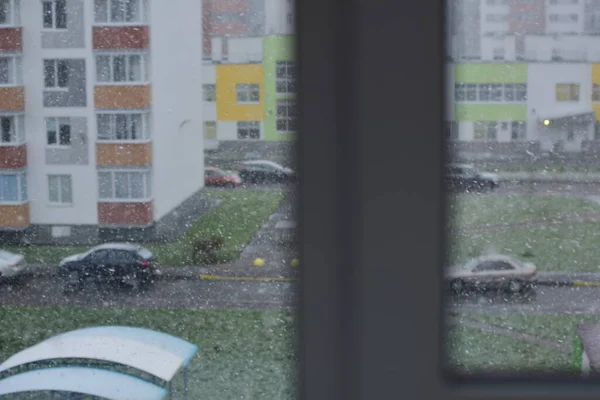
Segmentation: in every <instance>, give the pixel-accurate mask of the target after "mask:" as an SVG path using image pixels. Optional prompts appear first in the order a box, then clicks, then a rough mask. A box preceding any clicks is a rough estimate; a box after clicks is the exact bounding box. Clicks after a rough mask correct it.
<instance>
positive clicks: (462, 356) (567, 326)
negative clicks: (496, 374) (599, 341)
mask: <svg viewBox="0 0 600 400" xmlns="http://www.w3.org/2000/svg"><path fill="white" fill-rule="evenodd" d="M461 319H462V320H465V321H469V320H470V321H475V322H480V323H485V324H490V325H495V326H499V327H502V328H505V329H511V330H514V331H517V332H522V333H526V334H529V335H533V336H536V337H538V338H540V339H545V340H551V341H554V342H560V343H563V344H565V345H567V346H571V345H572V344H573V341H574V339H575V337H576V335H577V325H578V324H580V323H586V322H587V323H589V322H592V323H593V322H600V315H590V314H586V315H568V314H557V315H532V314H517V313H511V314H494V315H489V314H479V313H477V314H475V313H463V314H461ZM451 329H452V330H451V331H450V334H449V335H448V339H449V341H448V347H447V351H448V355H449V357H450V360H451V361H452V362H453V365H454V366H456V367H458V368H461V370H463V371H464V370H466V371H469V372H473V371H482V370H485V369H489V368H494V369H500V370H502V371H514V370H515V369H516V370H524V369H529V370H531V369H535V370H537V371H541V372H546V371H548V372H551V371H555V372H565V371H569V370H573V368H575V367H576V366H575V365H574V364H573V359H572V356H569V355H567V354H565V353H562V352H560V351H552V350H550V349H547V348H545V347H542V346H538V345H536V344H532V343H527V342H522V341H518V340H515V339H511V338H507V337H505V336H501V335H496V334H490V333H482V332H481V331H479V330H477V329H474V328H470V327H466V326H460V325H459V326H456V327H453V328H451Z"/></svg>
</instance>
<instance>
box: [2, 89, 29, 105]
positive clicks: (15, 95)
mask: <svg viewBox="0 0 600 400" xmlns="http://www.w3.org/2000/svg"><path fill="white" fill-rule="evenodd" d="M24 109H25V88H24V87H23V86H16V87H0V110H2V111H22V110H24Z"/></svg>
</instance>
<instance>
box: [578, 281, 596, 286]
mask: <svg viewBox="0 0 600 400" xmlns="http://www.w3.org/2000/svg"><path fill="white" fill-rule="evenodd" d="M572 285H573V286H600V282H585V281H573V282H572Z"/></svg>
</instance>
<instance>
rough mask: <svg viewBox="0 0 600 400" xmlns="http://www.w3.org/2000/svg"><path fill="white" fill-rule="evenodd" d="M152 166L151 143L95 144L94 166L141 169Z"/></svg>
mask: <svg viewBox="0 0 600 400" xmlns="http://www.w3.org/2000/svg"><path fill="white" fill-rule="evenodd" d="M151 164H152V143H150V142H145V143H101V142H98V143H96V165H98V166H102V167H142V166H148V165H151Z"/></svg>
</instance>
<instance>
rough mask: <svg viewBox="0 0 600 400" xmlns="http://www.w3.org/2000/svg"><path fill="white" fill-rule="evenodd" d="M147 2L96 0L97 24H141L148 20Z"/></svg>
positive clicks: (95, 13) (95, 19)
mask: <svg viewBox="0 0 600 400" xmlns="http://www.w3.org/2000/svg"><path fill="white" fill-rule="evenodd" d="M147 10H148V1H147V0H94V21H95V22H96V23H113V24H127V23H141V22H145V21H147V20H148V18H147Z"/></svg>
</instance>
